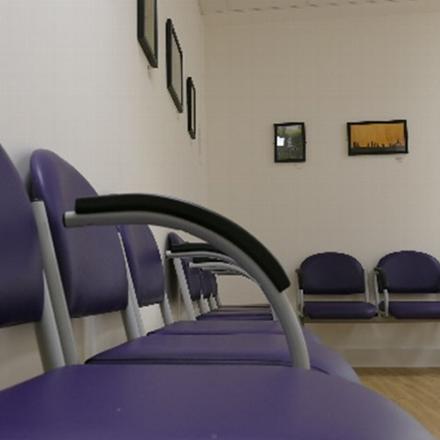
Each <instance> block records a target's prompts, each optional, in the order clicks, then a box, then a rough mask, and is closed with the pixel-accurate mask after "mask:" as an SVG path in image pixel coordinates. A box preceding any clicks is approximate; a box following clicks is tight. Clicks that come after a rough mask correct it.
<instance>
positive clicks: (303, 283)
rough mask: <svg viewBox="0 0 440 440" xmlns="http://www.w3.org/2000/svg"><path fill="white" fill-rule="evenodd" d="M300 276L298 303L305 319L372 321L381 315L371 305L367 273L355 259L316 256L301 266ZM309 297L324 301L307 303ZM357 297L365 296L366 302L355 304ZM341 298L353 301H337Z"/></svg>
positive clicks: (326, 254)
mask: <svg viewBox="0 0 440 440" xmlns="http://www.w3.org/2000/svg"><path fill="white" fill-rule="evenodd" d="M297 275H298V286H299V297H298V303H299V305H300V309H301V312H302V313H303V315H304V317H307V318H310V319H323V320H325V319H371V318H374V317H375V316H376V315H377V307H376V306H375V305H373V304H371V303H370V302H369V301H368V294H367V289H366V285H365V273H364V269H363V267H362V265H361V264H360V263H359V261H358V260H356V259H355V258H354V257H352V256H350V255H347V254H343V253H339V252H323V253H319V254H315V255H312V256H310V257H308V258H306V259H305V260H304V261H303V262H302V263H301V266H300V268H299V269H298V270H297ZM306 295H307V296H308V295H310V296H315V297H317V296H319V298H320V299H317V300H314V301H310V300H308V301H306V300H305V296H306ZM356 295H357V296H359V295H362V297H363V300H353V296H356ZM341 296H342V297H348V298H351V300H350V301H344V300H340V299H335V298H338V297H341ZM322 298H333V299H332V300H331V301H330V300H323V299H322Z"/></svg>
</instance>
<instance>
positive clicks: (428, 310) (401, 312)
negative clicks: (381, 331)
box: [380, 301, 440, 319]
mask: <svg viewBox="0 0 440 440" xmlns="http://www.w3.org/2000/svg"><path fill="white" fill-rule="evenodd" d="M380 309H381V310H384V303H383V302H382V303H381V304H380ZM388 310H389V314H390V315H391V316H394V317H395V318H398V319H439V318H440V301H436V302H433V301H390V303H389V309H388Z"/></svg>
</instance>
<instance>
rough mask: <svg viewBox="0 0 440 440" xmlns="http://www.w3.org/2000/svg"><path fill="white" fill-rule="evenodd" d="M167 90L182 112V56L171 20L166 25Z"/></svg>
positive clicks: (178, 109)
mask: <svg viewBox="0 0 440 440" xmlns="http://www.w3.org/2000/svg"><path fill="white" fill-rule="evenodd" d="M166 59H167V88H168V91H169V92H170V95H171V97H172V98H173V101H174V104H175V105H176V108H177V111H178V112H179V113H182V112H183V54H182V49H181V47H180V43H179V39H178V38H177V34H176V31H175V29H174V26H173V22H172V21H171V19H168V20H167V24H166Z"/></svg>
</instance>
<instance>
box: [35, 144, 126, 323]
mask: <svg viewBox="0 0 440 440" xmlns="http://www.w3.org/2000/svg"><path fill="white" fill-rule="evenodd" d="M31 178H32V191H33V196H34V197H35V198H36V199H39V200H42V201H44V203H45V206H46V210H47V214H48V218H49V224H50V229H51V232H52V236H53V241H54V245H55V251H56V254H57V257H58V262H59V266H60V272H61V277H62V280H63V285H64V289H65V292H66V300H67V304H68V307H69V311H70V314H71V315H72V316H73V317H80V316H87V315H93V314H98V313H103V312H110V311H115V310H121V309H124V308H125V307H126V304H127V278H126V273H125V262H124V258H123V255H122V252H121V247H120V242H119V238H118V235H117V231H116V228H115V227H111V226H108V227H102V226H99V227H86V228H76V229H66V228H65V227H64V225H63V222H62V215H63V213H64V212H65V211H69V210H72V209H73V208H74V204H75V200H76V199H77V198H78V197H85V196H93V195H96V192H95V190H94V189H93V188H92V187H91V185H90V184H89V182H87V180H86V179H85V178H84V177H83V176H82V175H81V174H80V173H79V172H78V171H77V170H76V169H75V168H73V167H72V166H71V165H69V164H68V163H67V162H65V161H64V160H63V159H61V158H60V157H59V156H57V155H56V154H55V153H52V152H50V151H46V150H37V151H35V152H34V153H33V154H32V158H31Z"/></svg>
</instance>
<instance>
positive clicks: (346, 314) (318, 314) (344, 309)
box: [304, 301, 377, 319]
mask: <svg viewBox="0 0 440 440" xmlns="http://www.w3.org/2000/svg"><path fill="white" fill-rule="evenodd" d="M304 315H305V316H307V317H309V318H312V319H371V318H374V317H375V316H376V315H377V307H376V306H375V305H373V304H370V303H367V302H360V301H333V302H332V301H313V302H312V301H308V302H306V303H305V304H304Z"/></svg>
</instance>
